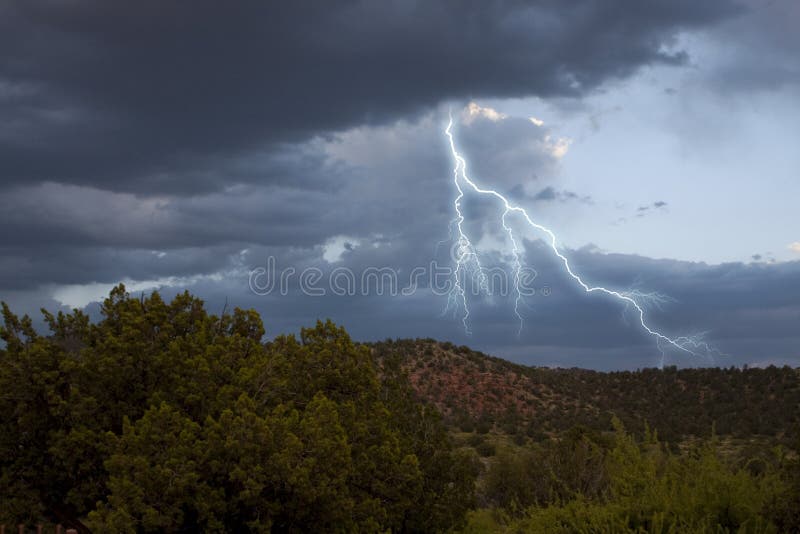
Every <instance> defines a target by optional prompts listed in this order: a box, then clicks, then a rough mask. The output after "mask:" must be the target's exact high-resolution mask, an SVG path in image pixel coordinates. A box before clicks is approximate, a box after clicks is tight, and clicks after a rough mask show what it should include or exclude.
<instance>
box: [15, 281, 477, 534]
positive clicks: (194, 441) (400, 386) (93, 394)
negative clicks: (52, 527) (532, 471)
mask: <svg viewBox="0 0 800 534" xmlns="http://www.w3.org/2000/svg"><path fill="white" fill-rule="evenodd" d="M102 314H103V318H102V321H100V322H99V323H97V324H91V323H90V321H89V319H88V318H87V316H86V315H84V314H82V313H81V312H79V311H76V312H74V313H72V314H61V313H60V314H58V315H57V316H54V315H51V314H48V313H46V312H45V317H46V320H47V322H48V323H49V326H50V329H51V334H50V335H49V336H41V335H38V334H37V333H36V332H35V331H34V329H33V328H32V326H31V321H30V319H29V318H27V317H23V318H21V319H20V318H18V317H16V316H14V315H13V314H12V313H11V311H10V310H9V309H8V308H7V307H6V306H5V305H4V306H3V318H4V321H5V326H4V327H3V329H2V339H3V340H4V341H5V343H6V347H5V350H3V351H2V352H1V353H0V414H2V418H1V419H0V523H6V524H16V523H17V522H28V523H32V522H35V521H39V520H42V519H44V520H50V521H60V522H64V523H68V524H72V525H75V526H78V527H81V528H83V529H86V527H88V528H91V529H92V530H93V531H96V532H159V531H167V532H175V531H185V532H196V531H227V532H269V531H282V532H309V531H310V532H323V531H330V530H337V531H364V532H377V531H386V530H393V531H398V532H399V531H405V532H415V531H417V532H419V531H426V532H427V531H439V530H446V529H448V528H450V527H454V526H458V525H459V524H460V522H461V521H462V519H463V517H464V513H465V511H466V510H467V509H468V508H469V507H470V506H472V504H473V492H474V477H475V466H476V464H475V462H474V461H473V459H472V458H471V457H470V456H468V455H467V456H465V454H468V453H469V451H455V450H453V448H452V446H451V442H450V439H449V438H448V436H447V434H446V432H445V429H444V427H443V426H442V424H441V422H440V420H439V418H438V417H437V415H436V413H435V412H434V411H433V410H431V409H429V408H427V407H426V406H424V405H422V404H420V403H418V402H416V401H415V400H414V399H413V398H412V395H411V390H410V389H409V387H408V382H407V381H405V380H403V377H402V374H401V373H400V372H399V367H398V366H397V365H393V364H392V362H391V361H389V360H387V361H385V362H384V364H385V365H384V366H383V368H382V369H380V375H379V369H378V368H377V367H376V365H375V364H374V361H373V359H372V357H371V355H370V352H369V350H368V349H367V348H365V347H363V346H358V345H356V344H354V343H353V342H352V341H351V340H350V338H349V337H348V336H347V334H346V333H345V331H344V330H343V329H341V328H338V327H336V326H335V325H333V324H332V323H330V322H327V323H318V324H317V325H316V327H314V328H310V329H304V330H303V331H302V333H301V336H300V339H299V340H298V339H296V338H295V337H294V336H282V337H278V338H277V339H275V340H274V341H272V342H271V343H268V344H266V345H264V344H262V343H261V338H262V336H263V334H264V329H263V326H262V323H261V320H260V318H259V316H258V315H257V314H256V313H255V312H253V311H243V310H238V309H237V310H235V311H234V312H233V313H232V314H224V315H222V316H221V317H215V316H213V315H209V314H208V313H207V312H206V311H205V309H204V308H203V303H202V302H201V301H200V300H198V299H196V298H193V297H192V296H190V295H189V294H183V295H179V296H177V297H176V298H175V299H174V300H173V301H172V302H170V303H166V302H164V301H163V300H162V299H161V298H160V297H159V295H158V294H156V293H154V294H152V295H151V296H150V297H148V298H142V299H136V298H131V297H130V296H129V295H128V294H127V293H126V292H125V290H124V288H123V287H122V286H120V287H118V288H116V289H114V290H113V291H112V293H111V295H110V297H109V298H108V299H106V301H105V303H104V304H103V307H102ZM379 376H380V378H379Z"/></svg>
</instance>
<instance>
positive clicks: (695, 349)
mask: <svg viewBox="0 0 800 534" xmlns="http://www.w3.org/2000/svg"><path fill="white" fill-rule="evenodd" d="M449 118H450V120H449V122H448V124H447V128H445V130H444V134H445V136H446V137H447V139H448V141H449V144H450V151H451V153H452V156H453V160H454V161H455V167H454V168H453V183H454V184H455V187H456V190H457V192H458V194H457V195H456V197H455V198H454V200H453V206H454V208H455V213H456V217H455V219H454V220H453V223H452V227H453V228H454V229H455V233H456V235H455V240H456V246H455V254H454V259H455V269H454V274H453V287H452V290H451V292H450V295H449V297H448V304H447V308H446V309H449V308H451V307H452V308H453V309H454V312H455V310H457V308H458V306H459V305H460V306H461V308H463V310H464V314H463V316H462V318H461V320H462V324H463V325H464V331H465V332H466V333H467V334H470V333H471V332H470V329H469V315H470V312H469V304H468V302H467V295H466V290H465V288H464V284H463V283H462V281H461V279H462V278H463V277H465V276H466V274H469V273H472V274H477V278H478V283H479V287H480V288H481V290H486V289H487V285H488V284H487V280H486V276H485V274H484V273H483V268H482V266H481V263H480V258H479V257H478V253H477V250H476V249H475V247H474V246H473V244H472V242H471V241H470V239H469V236H468V235H467V234H466V232H465V231H464V220H465V218H464V214H463V213H462V211H461V201H462V199H463V198H464V189H465V188H468V189H469V190H471V191H473V192H475V193H478V194H480V195H484V196H489V197H493V198H495V199H497V200H499V201H500V203H501V204H502V206H503V213H502V216H501V218H500V222H501V223H502V226H503V229H504V231H505V232H506V234H507V235H508V238H509V240H510V242H511V254H512V257H513V260H512V262H511V263H512V267H513V270H514V289H515V291H516V298H515V299H514V313H515V314H516V316H517V318H518V319H519V332H521V331H522V326H523V318H522V315H521V314H520V312H519V305H520V302H521V301H522V292H521V290H520V285H519V284H520V271H521V269H522V261H521V259H520V249H519V247H518V244H517V239H516V238H515V237H514V232H513V231H512V229H511V227H510V226H509V225H508V221H507V218H508V216H509V215H512V214H518V215H520V216H521V217H522V219H523V220H524V221H525V222H526V223H527V224H528V226H529V227H530V228H532V229H533V230H535V231H538V232H540V233H542V234H544V235H545V236H546V240H545V242H546V243H547V245H548V246H549V248H550V250H551V251H552V253H553V254H554V255H555V256H556V257H557V258H558V259H559V260H560V263H561V265H562V266H563V268H564V271H565V272H566V273H567V274H568V275H569V277H570V278H572V280H574V281H575V282H576V283H577V284H578V285H579V286H580V287H581V288H583V290H584V291H585V292H586V293H600V294H603V295H606V296H608V297H611V298H613V299H615V300H618V301H619V302H620V303H621V304H624V305H625V306H626V307H628V306H630V307H632V308H633V309H634V310H635V315H636V316H637V318H638V320H639V325H640V326H641V328H642V329H643V330H644V331H645V332H647V334H649V335H650V336H652V337H653V338H655V341H656V346H657V347H658V348H659V350H660V351H661V354H662V359H661V365H662V366H663V362H664V348H665V346H666V347H673V348H675V349H677V350H679V351H681V352H684V353H687V354H690V355H692V356H701V355H702V354H701V352H700V351H704V354H706V355H709V354H711V353H717V354H721V353H719V351H716V350H715V349H714V348H713V347H711V346H710V345H708V344H707V343H705V342H704V341H702V339H701V337H699V336H681V337H675V338H672V337H669V336H667V335H664V334H662V333H661V332H659V331H657V330H655V329H653V328H652V327H651V326H650V325H649V324H648V323H647V321H646V320H645V307H646V306H647V304H655V305H656V306H658V305H660V304H661V303H663V302H665V301H666V300H667V298H666V297H664V296H663V295H661V294H659V293H644V292H641V291H636V290H631V291H624V292H623V291H615V290H613V289H608V288H606V287H603V286H592V285H590V284H588V283H587V282H585V281H584V280H583V279H582V278H581V277H580V276H579V275H578V274H576V273H575V271H573V270H572V267H571V266H570V263H569V260H568V259H567V257H566V256H564V255H563V254H562V253H561V251H560V250H559V248H558V240H557V239H556V235H555V234H554V233H553V231H552V230H550V229H549V228H547V227H545V226H542V225H541V224H539V223H537V222H536V221H534V220H533V219H532V218H531V216H530V215H529V214H528V212H527V211H526V210H525V209H524V208H522V207H520V206H517V205H514V204H512V203H511V202H509V201H508V199H507V198H506V197H505V196H503V195H502V194H500V193H498V192H497V191H495V190H493V189H484V188H482V187H480V186H479V185H478V184H476V183H475V182H474V181H473V180H472V179H471V178H470V177H469V175H468V174H467V161H466V160H465V159H464V157H463V156H462V155H461V154H460V153H459V152H458V149H457V148H456V142H455V138H454V136H453V115H452V113H450V117H449ZM451 231H452V230H451ZM637 299H639V300H637ZM640 300H641V302H640Z"/></svg>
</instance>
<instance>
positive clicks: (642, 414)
mask: <svg viewBox="0 0 800 534" xmlns="http://www.w3.org/2000/svg"><path fill="white" fill-rule="evenodd" d="M370 346H371V348H372V350H373V354H374V355H375V356H376V357H377V358H378V359H382V358H386V357H390V356H394V357H397V358H400V360H401V362H402V366H403V368H404V369H405V371H406V372H407V373H408V375H409V378H410V381H411V383H412V385H413V387H414V389H415V391H416V392H417V394H418V395H419V396H420V397H421V398H422V399H423V400H425V401H427V402H430V403H432V404H434V405H435V406H436V407H437V408H438V409H439V411H441V412H442V414H443V415H444V416H445V420H446V421H447V422H448V423H449V424H450V425H452V426H454V427H458V428H460V429H461V430H463V431H472V430H478V431H479V432H481V431H482V432H483V433H485V432H486V431H488V430H489V429H492V428H493V429H495V430H496V431H500V432H503V433H506V434H509V435H515V436H519V438H518V439H519V440H522V439H523V438H524V436H525V435H527V436H528V437H531V438H534V439H540V438H544V437H546V436H551V435H555V434H556V433H559V432H562V431H564V430H566V429H569V428H571V427H573V426H575V425H583V426H586V427H589V428H591V429H595V430H600V431H604V430H608V429H610V428H611V417H612V416H613V415H616V416H617V417H618V418H619V419H620V420H621V421H622V422H623V423H624V425H625V427H626V428H628V429H630V430H631V431H633V432H635V433H639V434H641V433H642V432H643V431H644V427H645V424H648V425H649V426H650V427H651V428H652V429H655V430H656V431H657V432H658V435H659V437H660V438H661V439H662V440H665V441H667V442H671V443H678V442H682V441H685V440H687V439H691V438H693V437H707V436H709V435H710V434H711V432H712V428H713V429H714V430H715V432H716V433H717V435H719V436H730V437H731V438H748V439H752V438H754V437H758V436H760V437H762V438H765V440H766V441H770V442H773V443H778V442H780V443H786V444H788V443H790V441H791V439H792V437H793V436H794V435H796V434H797V430H798V427H799V426H800V417H799V416H798V414H800V369H792V368H789V367H783V368H777V367H768V368H765V369H761V368H745V369H739V368H733V367H731V368H726V369H723V368H699V369H677V368H675V367H668V368H665V369H664V370H658V369H643V370H639V371H621V372H608V373H606V372H597V371H590V370H584V369H574V368H573V369H551V368H543V367H527V366H523V365H517V364H514V363H511V362H508V361H505V360H502V359H500V358H495V357H491V356H487V355H485V354H483V353H481V352H477V351H473V350H471V349H469V348H468V347H464V346H461V347H457V346H455V345H453V344H452V343H447V342H444V343H443V342H437V341H434V340H431V339H417V340H395V341H392V340H387V341H384V342H379V343H373V344H370Z"/></svg>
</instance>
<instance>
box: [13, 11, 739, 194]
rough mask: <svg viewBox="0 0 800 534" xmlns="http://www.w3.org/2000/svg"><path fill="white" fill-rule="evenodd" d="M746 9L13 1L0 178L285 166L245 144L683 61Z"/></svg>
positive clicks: (112, 178)
mask: <svg viewBox="0 0 800 534" xmlns="http://www.w3.org/2000/svg"><path fill="white" fill-rule="evenodd" d="M735 11H736V10H735V9H734V8H733V7H732V5H731V3H730V2H727V1H723V0H713V1H707V2H694V1H690V0H681V1H676V0H661V1H657V2H648V3H641V2H636V1H623V0H617V1H614V2H611V3H609V2H600V1H588V2H582V3H564V2H556V1H543V2H536V3H532V2H521V1H507V2H498V3H487V2H466V3H464V2H451V1H442V2H411V1H409V2H392V3H390V4H385V3H381V4H375V3H369V2H355V1H344V2H341V1H340V2H280V3H276V2H248V3H234V4H228V5H225V6H221V5H220V4H218V3H216V2H208V1H200V2H192V3H188V4H187V3H182V2H171V1H168V2H158V3H126V4H120V3H109V2H98V1H87V0H77V1H73V2H49V1H33V2H31V1H16V2H5V3H4V4H3V6H2V7H0V51H2V52H0V114H2V117H3V119H4V120H3V125H2V126H0V161H2V177H1V179H2V180H3V182H4V183H5V184H9V183H23V182H24V183H30V182H31V181H39V180H52V181H59V182H65V183H72V184H81V185H93V186H97V187H100V188H104V189H110V190H115V191H133V192H136V193H140V194H154V193H157V192H169V193H177V192H184V193H197V192H202V191H209V190H213V189H218V188H219V187H221V184H224V183H230V182H231V181H235V180H258V181H261V180H267V179H271V178H272V179H276V180H281V177H282V176H283V174H282V173H280V172H275V173H272V175H271V176H265V173H264V172H254V173H248V172H246V171H245V172H242V171H241V169H240V168H238V166H237V163H236V162H237V161H238V160H237V158H239V157H243V156H247V155H248V154H250V153H252V152H253V151H254V150H259V151H262V152H263V151H266V152H267V153H268V154H269V153H274V152H272V151H274V150H277V149H276V148H275V144H276V143H283V142H293V141H302V140H304V139H307V138H309V137H310V136H313V135H315V134H318V133H321V132H329V131H336V130H341V129H343V128H347V127H349V126H353V125H357V124H363V123H378V122H382V121H388V120H392V119H395V118H397V117H400V116H408V115H409V114H414V113H417V112H420V111H423V110H426V109H430V107H431V106H434V105H436V104H437V103H439V102H441V101H442V100H444V99H453V98H464V97H480V96H497V97H503V96H523V95H531V94H536V95H542V96H549V95H558V96H570V95H573V96H578V95H581V94H584V93H586V92H587V91H591V90H592V89H595V88H596V87H598V86H599V85H600V84H602V83H603V82H604V81H606V80H608V79H613V78H620V77H624V76H627V75H629V74H630V73H632V72H633V71H635V70H636V69H637V68H638V67H640V66H642V65H646V64H652V63H683V62H685V61H686V54H685V53H684V52H682V51H680V50H674V51H671V49H670V46H671V45H672V44H673V41H672V39H673V36H674V35H675V34H676V33H677V32H679V31H681V30H684V29H688V28H697V27H702V26H707V25H710V24H713V23H715V22H717V21H719V20H721V19H723V18H725V17H726V16H728V15H730V14H732V13H734V12H735ZM256 170H258V168H257V167H256Z"/></svg>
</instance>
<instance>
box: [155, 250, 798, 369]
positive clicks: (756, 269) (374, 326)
mask: <svg viewBox="0 0 800 534" xmlns="http://www.w3.org/2000/svg"><path fill="white" fill-rule="evenodd" d="M415 249H417V250H415ZM418 249H419V244H418V243H413V242H411V241H408V242H406V241H398V242H395V243H392V244H391V246H389V247H378V248H373V247H357V248H355V249H354V250H352V251H351V252H350V253H348V254H347V255H345V256H344V257H343V261H342V262H338V263H336V264H335V265H326V264H321V263H319V262H318V261H316V260H315V258H314V256H313V254H312V253H310V252H309V253H307V254H306V256H305V257H304V256H303V255H302V254H299V255H296V256H295V257H294V258H293V259H291V260H289V259H286V260H283V259H279V261H278V268H279V269H282V268H285V267H287V266H290V265H294V266H297V267H299V268H302V267H304V266H315V267H318V268H321V269H322V271H323V272H324V273H326V274H327V273H330V271H331V269H333V268H335V267H338V268H342V267H347V268H349V269H352V271H353V272H355V273H360V272H363V270H364V269H365V268H367V267H371V266H378V267H392V268H394V269H397V270H398V271H399V273H400V274H399V276H398V279H399V283H400V287H403V286H404V285H405V281H406V279H405V278H404V276H405V275H407V273H408V272H409V271H410V269H411V268H412V267H413V266H415V262H417V261H420V262H422V263H417V264H416V265H422V266H427V265H428V261H429V260H430V257H431V253H430V252H428V251H425V252H424V253H420V251H419V250H418ZM440 252H441V254H440V255H439V256H437V258H438V259H440V260H441V261H442V265H446V264H447V263H446V251H444V250H442V251H440ZM564 252H565V254H567V255H568V256H569V257H570V260H571V262H572V264H573V268H574V269H575V270H576V272H579V273H580V275H581V276H582V277H583V278H584V279H585V280H587V281H588V282H590V283H598V284H599V283H602V284H603V285H604V286H606V287H609V288H614V289H618V290H623V291H624V290H627V289H631V288H638V289H642V290H653V291H659V292H660V293H662V294H664V295H668V296H669V297H671V299H670V300H669V301H668V302H666V303H665V304H664V306H663V309H661V310H660V309H658V308H656V307H650V308H649V309H648V311H647V317H648V321H649V322H650V324H651V326H653V327H654V328H657V329H659V330H660V331H662V332H664V333H667V334H668V335H672V336H679V335H689V334H697V333H699V332H707V335H706V339H707V340H708V341H709V342H711V343H712V344H713V345H714V346H715V347H716V348H717V349H719V350H720V351H721V352H723V353H727V355H726V356H717V357H716V358H715V359H713V360H710V359H704V358H698V357H694V356H691V355H688V354H685V353H681V352H676V351H670V352H668V357H667V360H666V362H667V363H676V364H679V365H709V364H712V363H713V364H716V365H723V366H727V365H741V364H743V363H757V362H763V361H768V360H773V361H782V362H789V363H791V364H792V365H800V352H798V349H797V347H798V346H800V335H798V331H797V324H798V322H800V304H798V303H799V302H800V262H790V263H783V264H774V265H767V264H742V263H728V264H722V265H706V264H704V263H695V262H684V261H676V260H653V259H649V258H644V257H640V256H632V255H624V254H602V253H599V252H597V251H595V250H593V249H591V248H586V249H581V250H565V251H564ZM260 253H261V251H259V254H260ZM525 257H526V260H527V263H528V264H529V265H531V266H534V267H535V268H536V270H537V271H538V277H537V278H536V280H535V281H534V284H533V285H534V287H535V288H537V293H536V294H535V295H534V296H532V297H528V298H526V301H525V303H524V305H523V306H522V308H521V310H522V314H523V316H524V317H525V328H524V329H523V331H522V334H521V336H520V338H516V332H517V321H516V318H515V317H514V313H513V296H509V297H505V298H503V297H501V296H497V295H496V296H494V297H491V298H487V297H481V296H478V297H473V298H472V299H471V301H470V307H471V310H470V311H471V315H470V326H471V329H472V331H473V335H472V336H467V335H465V333H464V331H463V329H462V327H461V322H460V314H461V313H462V312H461V311H459V312H456V313H455V314H452V313H446V314H443V313H442V311H443V310H444V308H445V304H446V298H445V297H443V296H440V295H436V294H434V293H432V292H431V291H430V289H429V288H428V286H427V285H426V284H425V283H422V284H420V289H419V290H418V291H417V292H416V293H414V294H413V295H409V296H390V295H384V296H378V295H375V294H374V292H372V293H370V294H368V295H366V296H360V295H359V296H336V295H332V294H331V293H330V292H328V294H327V295H326V296H323V297H310V296H307V295H303V294H302V293H301V292H300V291H299V290H298V287H297V284H294V285H293V286H292V291H291V292H290V293H289V294H288V295H280V294H277V292H275V293H271V294H269V295H266V296H260V295H256V294H254V293H252V292H249V291H247V290H246V284H245V283H243V282H244V278H246V276H247V275H246V273H242V274H241V275H240V278H230V279H226V280H225V281H223V282H222V283H210V282H207V281H201V282H198V283H197V284H195V285H194V286H193V287H191V288H190V289H192V290H194V291H197V292H198V293H200V294H202V295H204V297H205V298H206V300H207V301H208V303H209V306H210V307H211V309H217V308H218V307H221V306H222V305H223V303H224V302H225V301H226V299H227V300H228V302H230V304H231V305H237V306H245V307H254V308H255V309H257V310H259V311H260V312H261V313H262V315H263V316H264V320H265V322H266V324H267V329H268V332H269V334H270V335H275V334H278V333H284V332H293V331H297V330H298V329H299V328H300V327H301V326H305V325H308V324H310V323H311V322H313V321H314V320H315V319H316V318H322V319H324V318H326V317H330V318H332V319H334V320H335V321H336V322H338V323H340V324H343V325H344V326H346V327H347V328H348V330H349V331H350V332H351V333H352V335H353V336H354V337H356V338H357V339H362V340H375V339H384V338H386V337H408V336H411V337H416V336H420V337H426V336H430V337H435V338H438V339H448V340H451V341H454V342H456V343H458V344H468V345H470V346H473V347H475V348H479V349H481V350H485V351H487V352H490V353H494V354H500V355H502V356H504V357H512V358H513V359H514V360H516V361H519V362H522V363H526V364H530V365H560V366H564V367H570V366H581V367H591V368H601V369H619V368H636V367H645V366H654V365H657V364H658V362H659V359H660V352H659V350H658V348H657V346H656V344H655V342H654V340H653V338H652V337H650V336H648V335H647V334H646V333H644V332H643V331H642V330H641V328H639V327H638V326H637V319H636V317H635V315H634V314H633V313H631V310H630V309H628V310H626V309H625V307H624V306H621V305H620V303H619V302H618V301H615V300H614V299H611V298H608V297H606V296H603V295H597V294H594V295H588V294H586V293H585V292H583V291H582V290H581V289H580V288H579V287H577V286H576V285H575V283H574V281H572V280H570V279H569V278H568V277H566V276H565V275H564V273H563V270H562V269H561V268H560V266H559V264H558V262H557V261H555V260H554V259H553V257H552V254H550V253H549V252H548V249H547V247H545V246H543V245H542V244H541V242H537V241H534V242H526V254H525ZM484 259H485V260H486V261H487V262H488V263H489V264H491V262H492V258H491V257H489V256H485V257H484ZM398 262H400V263H398ZM424 280H425V279H424V278H423V279H422V282H424ZM320 285H321V286H323V285H324V282H323V283H321V284H320ZM542 288H547V289H548V291H547V293H546V296H545V294H544V293H543V292H542V291H541V290H542ZM167 291H168V292H169V291H177V289H174V290H173V289H168V290H167Z"/></svg>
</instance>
